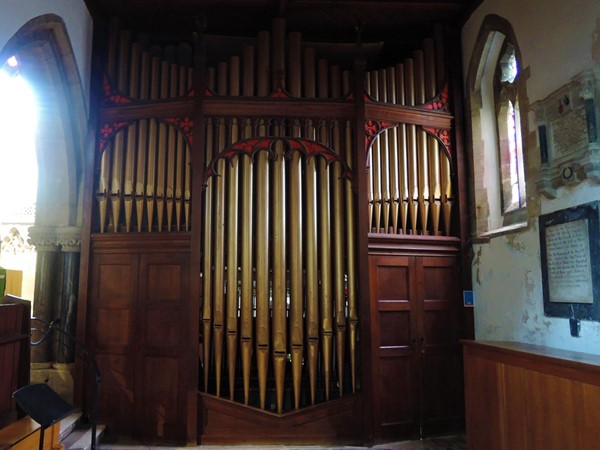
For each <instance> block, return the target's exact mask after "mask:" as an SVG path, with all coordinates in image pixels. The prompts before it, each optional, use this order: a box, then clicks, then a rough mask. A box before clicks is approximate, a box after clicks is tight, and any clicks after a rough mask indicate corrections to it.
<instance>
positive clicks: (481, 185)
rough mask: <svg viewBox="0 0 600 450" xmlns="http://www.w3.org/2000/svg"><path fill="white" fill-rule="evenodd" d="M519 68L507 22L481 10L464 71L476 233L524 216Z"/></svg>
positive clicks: (521, 221) (523, 124)
mask: <svg viewBox="0 0 600 450" xmlns="http://www.w3.org/2000/svg"><path fill="white" fill-rule="evenodd" d="M521 69H522V67H521V56H520V52H519V47H518V44H517V41H516V37H515V35H514V32H513V29H512V27H511V25H510V24H509V23H508V22H507V21H506V20H504V19H502V18H500V17H498V16H495V15H489V16H486V18H485V20H484V22H483V24H482V26H481V29H480V32H479V36H478V39H477V42H476V44H475V49H474V50H473V54H472V57H471V61H470V66H469V73H468V74H467V90H468V108H469V111H470V119H471V120H470V124H471V138H472V141H471V142H472V151H473V157H472V162H473V165H472V170H473V199H474V203H475V205H474V207H475V208H474V209H475V223H474V230H473V231H474V233H473V234H475V235H477V236H481V235H485V234H486V233H491V232H496V231H501V230H503V229H506V227H515V226H518V225H519V224H523V225H524V224H526V222H527V217H528V216H527V201H526V198H527V189H526V170H525V167H526V164H525V155H526V151H525V149H524V137H525V135H526V133H525V131H526V120H525V115H524V112H523V101H522V99H523V98H526V95H525V83H524V78H523V76H522V70H521Z"/></svg>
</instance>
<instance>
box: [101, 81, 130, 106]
mask: <svg viewBox="0 0 600 450" xmlns="http://www.w3.org/2000/svg"><path fill="white" fill-rule="evenodd" d="M102 90H103V91H104V103H113V104H117V105H119V104H123V103H131V102H132V101H133V99H131V98H130V97H126V96H124V95H121V93H120V92H119V91H118V90H117V89H115V88H113V87H112V86H111V85H110V81H109V80H108V75H106V74H105V75H104V78H103V79H102Z"/></svg>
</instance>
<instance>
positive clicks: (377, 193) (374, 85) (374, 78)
mask: <svg viewBox="0 0 600 450" xmlns="http://www.w3.org/2000/svg"><path fill="white" fill-rule="evenodd" d="M369 78H370V79H371V97H373V99H374V100H376V101H379V77H378V75H377V72H371V73H370V76H369ZM371 154H372V158H371V160H372V163H373V165H372V166H371V173H372V175H371V176H372V177H373V215H374V219H375V221H374V224H375V230H374V231H375V233H379V231H380V229H381V202H382V198H381V140H380V138H377V139H375V140H373V143H372V144H371Z"/></svg>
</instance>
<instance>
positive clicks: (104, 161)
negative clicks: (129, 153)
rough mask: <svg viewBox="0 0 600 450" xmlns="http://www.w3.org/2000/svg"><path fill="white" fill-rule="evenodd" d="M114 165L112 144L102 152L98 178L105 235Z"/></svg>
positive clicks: (101, 222) (101, 218)
mask: <svg viewBox="0 0 600 450" xmlns="http://www.w3.org/2000/svg"><path fill="white" fill-rule="evenodd" d="M111 163H112V143H110V144H108V145H107V146H106V148H105V149H104V151H103V152H102V158H101V160H100V174H99V176H98V193H97V194H96V197H97V199H98V213H99V214H98V215H99V216H100V217H99V218H100V233H104V231H105V227H106V210H107V203H108V201H107V199H108V190H109V182H110V181H109V173H110V166H111Z"/></svg>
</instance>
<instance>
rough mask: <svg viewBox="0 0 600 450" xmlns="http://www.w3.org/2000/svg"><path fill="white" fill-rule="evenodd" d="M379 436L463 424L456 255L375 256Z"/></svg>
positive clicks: (375, 401)
mask: <svg viewBox="0 0 600 450" xmlns="http://www.w3.org/2000/svg"><path fill="white" fill-rule="evenodd" d="M369 270H370V282H371V288H370V289H371V318H372V320H371V324H372V330H371V342H372V350H373V361H374V364H373V380H374V386H373V406H374V408H373V409H374V415H373V420H374V436H375V440H376V442H386V441H388V442H389V441H390V440H394V439H399V438H405V437H409V436H418V435H420V436H424V435H431V434H434V433H438V432H441V431H451V430H457V429H460V428H461V427H462V416H463V406H462V405H463V394H462V392H463V391H462V384H463V383H462V369H461V367H462V366H461V356H460V347H459V339H460V320H459V313H460V306H461V303H460V277H459V273H458V262H457V259H456V258H455V257H441V256H440V257H437V256H402V255H370V256H369Z"/></svg>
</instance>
